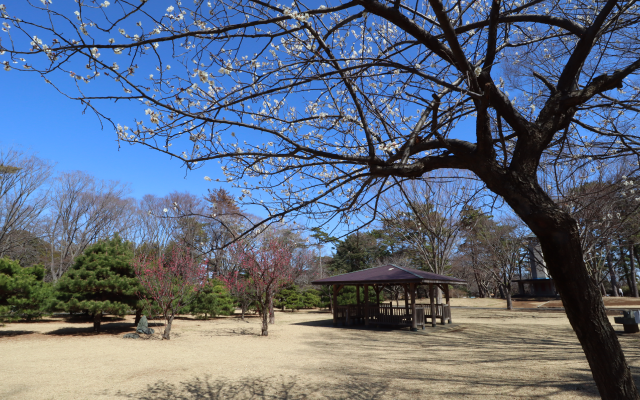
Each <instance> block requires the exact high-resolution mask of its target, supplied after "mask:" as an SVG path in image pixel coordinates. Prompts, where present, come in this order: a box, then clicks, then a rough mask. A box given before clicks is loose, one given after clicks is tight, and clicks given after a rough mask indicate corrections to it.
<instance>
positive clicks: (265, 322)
mask: <svg viewBox="0 0 640 400" xmlns="http://www.w3.org/2000/svg"><path fill="white" fill-rule="evenodd" d="M262 308H263V309H264V308H265V307H264V305H263V307H262ZM265 311H266V310H265ZM262 336H269V313H268V312H263V313H262Z"/></svg>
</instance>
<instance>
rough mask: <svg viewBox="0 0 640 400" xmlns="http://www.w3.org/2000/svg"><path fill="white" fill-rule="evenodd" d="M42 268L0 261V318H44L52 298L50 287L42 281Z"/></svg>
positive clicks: (43, 270)
mask: <svg viewBox="0 0 640 400" xmlns="http://www.w3.org/2000/svg"><path fill="white" fill-rule="evenodd" d="M44 274H45V269H44V267H43V266H41V265H35V266H33V267H29V268H23V267H21V266H20V264H19V263H18V262H17V261H12V260H9V259H8V258H0V319H2V320H5V319H6V320H15V319H19V318H22V319H25V320H27V321H30V320H32V319H37V318H40V317H42V316H43V315H44V314H45V313H46V309H47V307H48V305H49V302H50V300H51V299H52V294H53V290H52V287H51V284H49V283H46V282H44V281H43V278H44Z"/></svg>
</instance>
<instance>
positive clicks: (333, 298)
mask: <svg viewBox="0 0 640 400" xmlns="http://www.w3.org/2000/svg"><path fill="white" fill-rule="evenodd" d="M331 305H332V308H333V325H334V326H335V325H338V285H333V296H331Z"/></svg>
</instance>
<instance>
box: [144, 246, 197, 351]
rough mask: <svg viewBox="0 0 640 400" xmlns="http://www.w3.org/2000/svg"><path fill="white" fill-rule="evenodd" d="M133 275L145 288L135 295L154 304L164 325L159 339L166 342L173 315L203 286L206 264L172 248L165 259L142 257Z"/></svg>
mask: <svg viewBox="0 0 640 400" xmlns="http://www.w3.org/2000/svg"><path fill="white" fill-rule="evenodd" d="M134 266H135V273H136V276H137V277H138V280H139V281H140V284H141V285H142V288H144V292H138V293H139V295H140V296H141V297H143V298H145V299H148V300H149V299H150V300H153V302H154V303H155V304H156V305H157V306H158V307H159V308H160V310H161V313H162V316H163V318H164V320H165V322H166V325H165V328H164V333H163V334H162V338H163V339H166V340H169V339H170V335H171V324H172V323H173V319H174V318H175V316H176V314H178V313H180V311H182V310H184V309H185V308H186V307H187V306H188V305H189V304H190V303H191V302H192V301H193V300H194V299H195V297H196V294H197V292H198V291H199V290H201V289H202V287H203V286H204V285H205V283H206V261H205V262H202V263H201V262H198V261H197V260H196V259H194V258H193V256H192V253H191V250H190V249H188V248H179V247H175V246H174V247H173V249H172V250H171V251H170V252H169V254H168V255H165V254H161V255H160V256H158V257H153V256H149V255H145V254H142V255H140V256H138V257H137V258H136V259H135V261H134Z"/></svg>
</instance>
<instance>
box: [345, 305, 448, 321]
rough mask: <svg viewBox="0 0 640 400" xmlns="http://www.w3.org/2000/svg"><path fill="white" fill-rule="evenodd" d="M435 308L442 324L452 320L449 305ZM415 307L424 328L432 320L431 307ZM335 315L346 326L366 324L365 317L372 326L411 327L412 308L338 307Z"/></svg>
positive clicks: (380, 306)
mask: <svg viewBox="0 0 640 400" xmlns="http://www.w3.org/2000/svg"><path fill="white" fill-rule="evenodd" d="M434 306H435V312H436V315H435V319H438V318H439V319H440V320H441V323H442V324H444V323H445V321H450V320H451V308H450V307H449V305H448V304H434ZM415 307H416V326H422V327H424V325H425V324H426V323H427V319H429V318H431V305H430V304H416V305H415ZM334 313H335V317H336V320H337V321H341V322H343V323H344V324H345V325H351V324H352V323H354V322H355V323H358V322H364V320H365V317H368V320H369V323H370V324H376V325H394V326H411V320H412V312H411V307H406V306H393V304H392V303H381V304H380V305H375V304H369V305H359V306H358V305H347V306H337V307H336V309H335V311H334Z"/></svg>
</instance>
